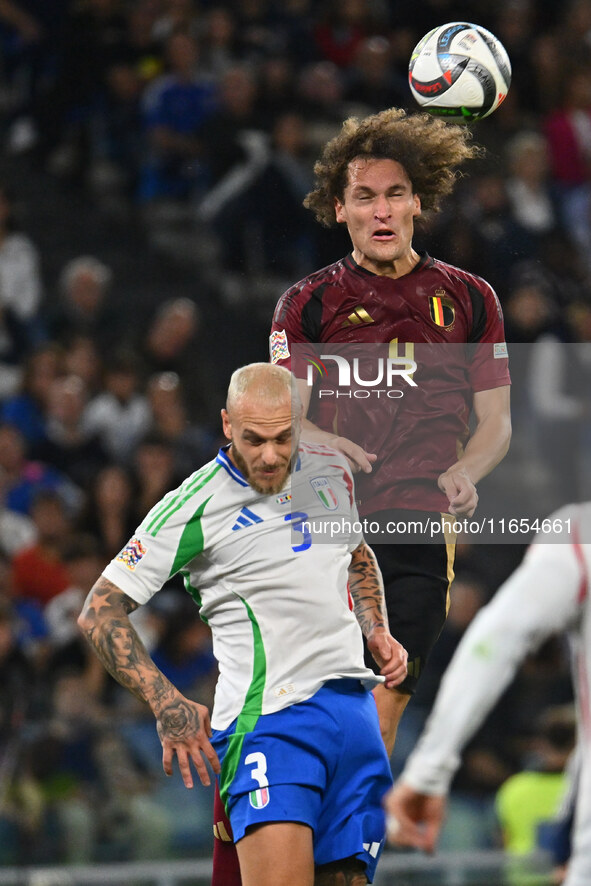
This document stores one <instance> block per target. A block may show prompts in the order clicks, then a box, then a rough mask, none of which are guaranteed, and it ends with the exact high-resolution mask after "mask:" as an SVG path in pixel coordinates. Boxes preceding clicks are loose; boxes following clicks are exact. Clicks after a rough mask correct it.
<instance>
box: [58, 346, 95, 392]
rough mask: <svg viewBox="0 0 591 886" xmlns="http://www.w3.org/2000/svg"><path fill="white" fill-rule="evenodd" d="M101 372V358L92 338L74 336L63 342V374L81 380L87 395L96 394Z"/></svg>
mask: <svg viewBox="0 0 591 886" xmlns="http://www.w3.org/2000/svg"><path fill="white" fill-rule="evenodd" d="M102 371H103V369H102V361H101V356H100V354H99V352H98V349H97V345H96V342H95V340H94V338H92V336H90V335H82V334H75V335H74V336H72V337H71V338H69V339H67V340H66V341H65V342H64V373H65V374H66V375H77V376H78V377H79V378H80V379H82V381H83V383H84V386H85V388H86V390H87V391H88V393H89V395H93V394H96V393H98V391H99V389H100V386H101V381H102Z"/></svg>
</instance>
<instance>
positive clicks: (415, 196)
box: [413, 194, 422, 218]
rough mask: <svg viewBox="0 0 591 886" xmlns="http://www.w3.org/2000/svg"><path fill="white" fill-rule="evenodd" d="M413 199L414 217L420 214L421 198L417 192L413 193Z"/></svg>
mask: <svg viewBox="0 0 591 886" xmlns="http://www.w3.org/2000/svg"><path fill="white" fill-rule="evenodd" d="M413 200H414V201H415V208H414V212H413V216H414V218H418V217H419V215H421V213H422V209H421V198H420V197H419V195H418V194H413Z"/></svg>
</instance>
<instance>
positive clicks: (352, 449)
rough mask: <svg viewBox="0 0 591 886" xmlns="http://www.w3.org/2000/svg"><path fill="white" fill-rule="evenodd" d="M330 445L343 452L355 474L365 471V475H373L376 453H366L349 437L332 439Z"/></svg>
mask: <svg viewBox="0 0 591 886" xmlns="http://www.w3.org/2000/svg"><path fill="white" fill-rule="evenodd" d="M329 445H330V446H332V447H333V449H336V450H337V451H338V452H342V453H343V455H344V456H345V458H346V459H347V461H348V462H349V465H350V466H351V470H352V471H353V473H354V474H356V473H357V472H358V471H363V473H364V474H371V472H372V465H373V463H374V462H375V460H376V459H377V455H376V453H375V452H366V451H365V449H363V447H362V446H359V445H358V444H357V443H353V441H352V440H349V439H347V437H331V439H330V441H329Z"/></svg>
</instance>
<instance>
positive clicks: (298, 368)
mask: <svg viewBox="0 0 591 886" xmlns="http://www.w3.org/2000/svg"><path fill="white" fill-rule="evenodd" d="M320 343H322V347H319V345H320ZM378 343H379V344H380V345H382V347H383V348H384V349H385V350H384V354H385V355H390V357H392V356H394V357H397V356H400V357H403V358H412V359H414V360H415V361H416V366H417V369H416V372H415V373H413V374H412V378H413V379H414V380H415V386H413V387H409V386H408V384H404V382H405V379H401V382H402V383H401V384H400V386H399V387H400V391H398V392H397V391H389V392H388V394H394V395H399V396H398V398H397V399H389V396H386V392H385V391H384V390H383V389H382V395H381V396H380V395H379V394H380V392H379V390H378V389H376V388H375V386H374V387H373V388H368V387H367V386H366V387H365V388H364V389H363V390H361V389H358V390H353V395H351V393H350V392H349V393H348V392H347V391H343V390H338V389H337V386H336V385H337V382H336V359H335V358H334V357H333V358H330V354H331V353H334V354H337V353H340V354H346V355H353V354H355V353H357V352H358V351H359V349H363V345H367V347H366V349H365V351H364V352H363V353H365V352H368V353H372V354H375V353H380V349H379V348H378V349H377V350H376V346H377V344H378ZM313 345H316V347H313ZM270 348H271V360H272V362H274V363H278V364H280V365H283V366H286V367H287V368H288V369H292V371H293V372H294V373H295V374H296V375H297V376H298V377H300V378H307V379H308V382H309V383H311V382H310V378H311V376H310V368H311V366H314V367H315V372H316V370H318V373H316V378H315V385H314V388H313V392H312V397H311V401H310V409H309V412H308V416H309V418H310V419H311V420H312V421H314V422H315V423H316V424H317V425H318V426H319V427H321V428H323V429H324V430H328V431H331V432H333V433H337V434H339V435H340V436H345V437H348V438H349V439H352V440H354V441H355V442H356V443H359V444H360V445H361V446H363V448H364V449H366V450H367V451H369V452H375V453H377V454H378V461H377V462H376V463H375V464H374V466H373V471H372V473H371V474H363V473H359V474H357V475H356V480H355V482H356V490H357V498H358V502H359V510H360V513H361V514H362V515H363V516H367V515H368V514H372V513H375V512H376V511H380V510H386V509H390V508H407V509H418V510H429V511H437V512H439V511H447V508H448V501H447V497H446V496H445V495H444V494H443V493H442V492H441V491H440V490H439V488H438V486H437V482H436V481H437V477H438V476H439V474H441V473H442V471H444V470H446V469H447V468H448V467H449V466H450V465H451V464H454V463H455V462H456V461H457V459H458V457H459V456H460V455H461V452H462V449H463V446H464V445H465V443H466V441H467V439H468V437H469V419H470V412H471V408H472V396H473V393H474V392H475V391H484V390H489V389H491V388H496V387H501V386H503V385H507V384H510V377H509V369H508V360H507V349H506V345H505V339H504V329H503V315H502V311H501V306H500V304H499V301H498V299H497V296H496V295H495V293H494V291H493V289H492V288H491V287H490V286H489V284H488V283H486V281H485V280H483V279H482V278H481V277H477V276H476V275H474V274H469V273H468V272H467V271H463V270H461V269H459V268H456V267H453V266H452V265H449V264H446V263H445V262H441V261H438V260H437V259H433V258H431V257H430V256H428V255H427V254H423V255H422V256H421V259H420V261H419V263H418V264H417V265H416V266H415V267H414V268H413V270H412V271H411V272H410V273H409V274H406V275H404V276H403V277H399V278H398V279H392V278H391V277H384V276H379V275H376V274H373V273H371V272H370V271H367V270H365V269H364V268H361V267H360V266H359V265H357V264H356V262H355V261H354V260H353V258H352V256H350V255H349V256H347V257H346V258H344V259H341V260H340V261H338V262H335V263H334V264H332V265H329V266H328V267H326V268H323V269H322V270H320V271H317V272H316V273H314V274H311V275H310V276H309V277H306V278H305V279H304V280H302V281H300V282H299V283H297V284H295V285H294V286H292V287H291V288H290V289H288V290H287V292H285V293H284V294H283V296H282V297H281V298H280V300H279V302H278V304H277V307H276V309H275V314H274V317H273V326H272V330H271V339H270ZM322 355H328V356H329V359H327V360H324V361H322V360H320V361H319V358H320V357H321V356H322ZM294 357H295V358H296V359H294ZM360 359H361V361H363V355H362V357H361V358H360ZM368 359H369V358H368ZM368 359H366V360H365V363H366V364H367V363H368ZM369 362H371V361H369ZM374 362H375V361H374ZM360 365H361V364H360ZM366 368H367V367H366ZM359 375H361V370H360V371H359ZM370 377H371V376H369V375H366V376H365V378H366V379H367V378H370ZM410 384H412V382H410ZM351 387H352V388H355V384H353V383H352V385H351ZM368 391H369V393H368ZM361 395H363V399H361ZM376 395H377V396H376Z"/></svg>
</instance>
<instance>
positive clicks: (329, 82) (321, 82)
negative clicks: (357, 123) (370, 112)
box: [296, 61, 350, 154]
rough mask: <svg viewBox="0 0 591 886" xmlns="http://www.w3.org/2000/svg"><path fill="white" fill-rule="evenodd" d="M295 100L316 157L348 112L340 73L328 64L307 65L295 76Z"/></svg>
mask: <svg viewBox="0 0 591 886" xmlns="http://www.w3.org/2000/svg"><path fill="white" fill-rule="evenodd" d="M296 101H297V103H296V109H297V110H298V111H299V112H300V113H301V114H302V116H303V117H304V119H305V121H306V126H307V129H308V138H309V140H310V150H311V151H312V152H313V153H314V154H316V153H317V152H318V151H319V150H320V149H321V147H322V146H323V145H324V143H325V142H327V141H328V140H329V139H331V138H333V137H334V136H335V135H336V134H337V132H338V131H339V129H340V128H341V123H342V121H343V119H344V118H345V117H346V116H347V115H348V112H349V110H350V106H348V105H346V103H345V81H344V75H343V73H342V72H341V71H339V69H338V67H337V66H336V65H335V64H333V63H332V62H328V61H323V62H314V63H312V64H309V65H306V66H305V67H304V68H302V69H301V70H300V72H299V74H298V77H297V82H296Z"/></svg>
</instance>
